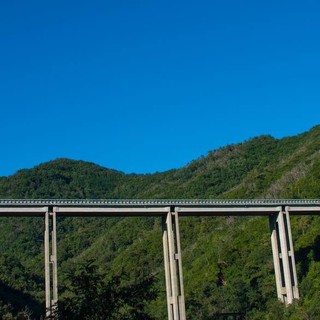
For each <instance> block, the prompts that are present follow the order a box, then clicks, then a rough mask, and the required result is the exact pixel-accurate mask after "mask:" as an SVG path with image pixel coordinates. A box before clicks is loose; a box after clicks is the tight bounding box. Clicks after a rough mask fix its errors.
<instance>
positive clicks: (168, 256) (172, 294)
mask: <svg viewBox="0 0 320 320" xmlns="http://www.w3.org/2000/svg"><path fill="white" fill-rule="evenodd" d="M162 230H163V231H162V241H163V256H164V269H165V277H166V292H167V307H168V320H186V311H185V298H184V288H183V275H182V260H181V245H180V232H179V216H178V212H177V211H172V210H171V209H170V208H168V213H167V214H166V216H164V217H163V218H162Z"/></svg>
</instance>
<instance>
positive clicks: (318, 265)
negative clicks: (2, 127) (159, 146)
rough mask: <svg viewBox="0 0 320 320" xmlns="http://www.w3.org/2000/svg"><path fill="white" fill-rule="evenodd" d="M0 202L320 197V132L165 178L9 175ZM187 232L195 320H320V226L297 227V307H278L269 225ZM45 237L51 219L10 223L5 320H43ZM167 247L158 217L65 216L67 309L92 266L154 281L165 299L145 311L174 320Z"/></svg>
mask: <svg viewBox="0 0 320 320" xmlns="http://www.w3.org/2000/svg"><path fill="white" fill-rule="evenodd" d="M0 198H19V199H23V198H33V199H36V198H42V199H44V198H64V199H66V198H74V199H76V198H79V199H84V198H91V199H93V198H96V199H98V198H101V199H103V198H146V199H147V198H152V199H155V198H198V199H200V198H320V126H317V127H314V128H313V129H311V130H310V131H309V132H306V133H303V134H301V135H298V136H294V137H288V138H284V139H280V140H278V139H274V138H272V137H271V136H261V137H257V138H254V139H251V140H249V141H246V142H243V143H241V144H236V145H229V146H226V147H224V148H221V149H219V150H215V151H212V152H209V153H208V154H207V155H206V156H203V157H201V158H200V159H198V160H194V161H192V162H191V163H189V164H188V165H187V166H185V167H183V168H181V169H176V170H170V171H167V172H163V173H155V174H146V175H137V174H124V173H122V172H119V171H115V170H110V169H106V168H103V167H100V166H97V165H95V164H93V163H87V162H84V161H74V160H69V159H57V160H54V161H51V162H48V163H44V164H41V165H39V166H37V167H35V168H33V169H30V170H20V171H19V172H17V173H16V174H15V175H13V176H10V177H1V178H0ZM180 228H181V235H182V239H181V241H182V251H183V256H182V259H183V267H184V270H183V273H184V281H185V291H186V292H185V293H186V306H187V315H188V316H187V318H188V319H190V320H191V319H194V320H202V319H203V320H205V319H215V314H217V313H222V312H242V313H245V314H246V315H247V319H320V305H319V303H318V301H319V299H320V218H319V217H317V216H316V217H310V216H303V217H293V218H292V229H293V237H294V239H293V240H294V246H295V252H296V259H297V268H298V279H299V285H300V292H301V296H302V298H301V300H300V302H299V303H297V304H296V305H294V306H291V307H289V308H284V307H283V306H282V305H281V304H280V303H277V301H276V300H277V298H276V286H275V279H274V273H273V262H272V252H271V245H270V237H269V229H268V228H269V227H268V220H267V219H266V218H260V217H259V218H257V217H255V218H236V217H225V218H209V217H208V218H207V217H206V218H205V217H202V218H182V219H181V226H180ZM42 233H43V220H42V219H41V218H1V224H0V250H1V255H0V316H1V317H2V318H4V319H11V318H12V319H13V316H12V317H11V318H10V315H17V313H18V310H22V309H24V308H25V306H28V308H29V309H30V310H32V312H33V317H34V318H39V317H40V314H41V313H43V300H44V294H43V288H44V283H43V281H44V279H43V278H44V275H43V273H44V270H43V269H44V266H43V265H44V262H43V234H42ZM161 241H162V240H161V221H160V220H159V219H158V218H126V219H124V218H58V242H59V243H58V263H59V290H60V298H61V301H63V300H65V301H67V300H68V299H70V297H72V295H73V293H72V290H73V288H72V284H71V283H70V271H72V272H75V273H76V271H74V270H75V268H79V266H78V264H81V263H82V262H83V261H94V263H93V264H94V266H95V272H96V273H97V274H99V275H103V281H106V282H107V281H108V280H110V279H113V278H112V277H116V276H119V275H120V274H123V273H125V274H126V276H125V277H120V278H121V280H120V284H119V286H126V285H127V286H128V285H131V286H134V285H137V284H139V283H142V282H143V281H144V279H146V278H147V277H148V276H149V275H153V276H154V279H155V280H154V281H155V283H154V286H155V290H156V291H157V292H158V295H157V298H156V299H150V301H147V300H148V299H147V298H146V299H145V300H146V301H144V305H145V306H146V313H147V314H148V315H149V318H150V319H159V320H163V319H166V318H167V310H166V302H165V284H164V274H163V258H162V242H161ZM101 277H102V276H101ZM99 279H100V278H99ZM101 279H102V278H101ZM101 279H100V280H101ZM97 281H98V280H97ZM135 288H138V287H135ZM5 314H6V316H5ZM20 316H21V315H20ZM5 317H6V318H5ZM97 319H98V318H97ZM99 319H100V318H99ZM130 319H131V318H130ZM132 319H134V318H132ZM136 319H139V318H136ZM146 319H147V318H146Z"/></svg>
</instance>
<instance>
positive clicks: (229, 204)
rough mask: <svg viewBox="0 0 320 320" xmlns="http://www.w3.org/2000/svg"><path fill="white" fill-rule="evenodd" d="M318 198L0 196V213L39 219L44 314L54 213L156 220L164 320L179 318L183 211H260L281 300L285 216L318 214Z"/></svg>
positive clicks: (53, 282)
mask: <svg viewBox="0 0 320 320" xmlns="http://www.w3.org/2000/svg"><path fill="white" fill-rule="evenodd" d="M319 214H320V200H289V199H251V200H214V199H204V200H193V199H154V200H145V199H142V200H141V199H127V200H124V199H111V200H110V199H107V200H101V199H100V200H94V199H92V200H91V199H85V200H77V199H64V200H60V199H39V200H29V199H21V200H17V199H2V200H1V199H0V216H7V217H10V216H27V217H30V216H37V217H43V218H44V226H45V228H44V249H45V250H44V251H45V252H44V269H45V300H46V310H47V311H46V317H47V318H51V317H52V315H53V314H54V313H55V312H56V310H57V302H58V270H57V236H56V228H57V220H56V218H57V216H72V217H76V216H79V217H94V216H106V217H120V216H121V217H137V216H142V217H145V216H156V217H161V219H162V242H163V255H164V269H165V280H166V293H167V308H168V320H185V319H186V313H185V298H184V287H183V274H182V254H181V244H180V231H179V218H180V217H184V216H266V217H267V218H268V219H269V222H270V238H271V241H270V242H271V246H272V252H273V261H274V270H275V280H276V288H277V295H278V298H279V299H280V300H281V301H282V302H283V303H285V304H291V303H292V302H293V300H294V299H299V289H298V280H297V272H296V265H295V257H294V249H293V242H292V234H291V226H290V215H319Z"/></svg>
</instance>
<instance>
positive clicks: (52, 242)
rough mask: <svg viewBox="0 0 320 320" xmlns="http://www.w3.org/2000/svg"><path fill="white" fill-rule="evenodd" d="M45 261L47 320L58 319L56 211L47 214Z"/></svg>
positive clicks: (47, 211)
mask: <svg viewBox="0 0 320 320" xmlns="http://www.w3.org/2000/svg"><path fill="white" fill-rule="evenodd" d="M44 252H45V253H44V257H45V258H44V261H45V291H46V319H54V318H56V317H57V311H58V309H57V308H58V277H57V224H56V210H55V208H54V209H53V211H52V212H50V211H49V209H48V210H46V212H45V230H44Z"/></svg>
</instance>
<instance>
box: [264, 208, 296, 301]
mask: <svg viewBox="0 0 320 320" xmlns="http://www.w3.org/2000/svg"><path fill="white" fill-rule="evenodd" d="M269 222H270V232H271V245H272V253H273V262H274V270H275V278H276V285H277V295H278V298H279V300H281V301H282V302H283V303H285V304H286V305H288V304H291V303H292V302H293V300H294V299H299V289H298V281H297V271H296V264H295V257H294V250H293V242H292V234H291V225H290V215H289V210H288V207H286V208H282V209H281V210H280V212H279V213H278V214H274V215H270V216H269Z"/></svg>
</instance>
